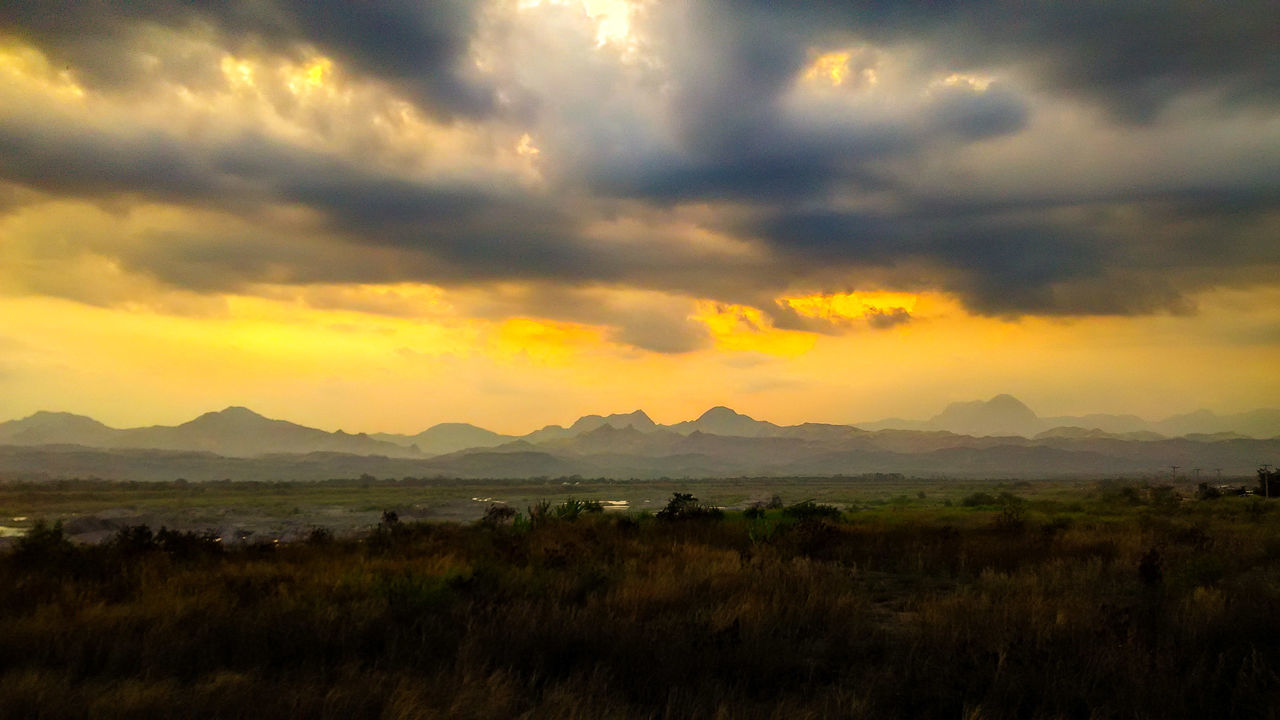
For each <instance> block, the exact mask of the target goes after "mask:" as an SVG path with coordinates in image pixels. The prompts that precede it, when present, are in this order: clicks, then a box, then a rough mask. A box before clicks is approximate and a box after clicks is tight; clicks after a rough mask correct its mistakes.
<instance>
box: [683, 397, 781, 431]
mask: <svg viewBox="0 0 1280 720" xmlns="http://www.w3.org/2000/svg"><path fill="white" fill-rule="evenodd" d="M670 428H671V429H672V430H674V431H676V432H678V433H680V434H681V435H688V434H690V433H693V432H703V433H709V434H712V435H733V436H736V437H764V436H768V435H776V434H777V433H778V432H779V431H781V430H782V428H781V427H780V426H778V425H774V424H773V423H771V422H764V421H762V420H756V419H754V418H751V417H748V416H746V415H743V414H742V413H739V412H735V411H733V410H730V409H729V408H727V407H724V406H723V405H720V406H717V407H713V408H711V409H710V410H708V411H706V412H704V413H702V415H700V416H699V417H698V419H697V420H686V421H684V422H679V423H676V424H675V425H671V426H670Z"/></svg>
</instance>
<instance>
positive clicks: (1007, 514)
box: [996, 492, 1027, 530]
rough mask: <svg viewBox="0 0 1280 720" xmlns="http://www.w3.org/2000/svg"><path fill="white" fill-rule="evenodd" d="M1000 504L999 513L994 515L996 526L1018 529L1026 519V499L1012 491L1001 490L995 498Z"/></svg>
mask: <svg viewBox="0 0 1280 720" xmlns="http://www.w3.org/2000/svg"><path fill="white" fill-rule="evenodd" d="M996 504H998V505H999V506H1000V514H999V515H998V516H996V527H998V528H1000V529H1002V530H1019V529H1021V528H1022V527H1023V526H1024V525H1025V524H1026V521H1027V501H1026V500H1023V499H1022V498H1020V497H1018V496H1017V495H1014V494H1013V493H1008V492H1002V493H1000V496H999V497H997V498H996Z"/></svg>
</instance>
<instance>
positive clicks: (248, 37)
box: [0, 0, 494, 116]
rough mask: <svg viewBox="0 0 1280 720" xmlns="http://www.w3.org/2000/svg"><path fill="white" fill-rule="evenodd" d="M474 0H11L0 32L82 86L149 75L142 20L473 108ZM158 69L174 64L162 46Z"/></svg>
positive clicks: (485, 95) (470, 111)
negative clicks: (310, 49)
mask: <svg viewBox="0 0 1280 720" xmlns="http://www.w3.org/2000/svg"><path fill="white" fill-rule="evenodd" d="M478 7H479V6H478V4H477V3H474V2H469V1H468V0H431V2H419V1H417V0H382V1H380V2H367V3H351V2H347V1H346V0H225V1H219V2H203V1H192V2H180V1H178V0H118V1H115V2H110V1H104V0H93V1H90V2H84V1H82V0H12V1H10V2H6V3H4V4H3V6H0V32H8V33H11V34H15V35H18V36H20V37H24V38H26V39H28V40H30V41H31V42H34V43H35V44H37V45H38V46H39V47H40V48H41V49H43V50H45V51H46V52H47V53H49V54H50V56H51V58H52V60H53V61H54V62H55V63H56V64H64V63H65V64H66V65H68V67H69V69H72V70H74V72H75V74H76V76H77V77H78V78H81V79H82V80H83V81H85V82H86V83H87V84H89V85H90V86H107V87H120V86H128V85H130V84H133V83H138V82H143V81H146V80H148V79H150V75H151V73H152V72H154V71H153V70H152V69H151V68H152V66H153V65H154V63H148V62H147V60H148V58H146V57H145V56H144V53H143V52H141V50H158V51H160V52H164V50H165V49H163V48H152V47H150V46H149V44H148V42H147V39H146V37H145V32H144V31H145V30H146V29H147V27H149V26H162V27H167V28H170V29H173V30H178V31H197V32H198V31H212V32H213V33H215V34H216V36H217V38H218V40H219V42H220V44H222V45H224V46H226V47H228V48H240V49H243V48H246V47H255V46H256V47H258V48H265V49H268V50H272V51H278V52H286V53H297V52H298V51H300V50H302V49H305V47H306V46H314V47H316V48H318V49H320V50H321V51H322V52H324V53H325V54H328V55H331V56H332V57H334V58H335V59H336V60H338V61H339V62H341V63H342V64H343V65H345V66H349V67H351V68H352V69H354V70H356V71H357V72H360V73H363V74H369V75H373V76H376V77H379V78H381V79H383V80H385V81H388V82H391V83H394V84H396V85H397V86H399V87H402V88H404V89H406V90H408V91H409V92H410V94H411V95H413V96H414V97H415V98H417V99H418V100H419V101H420V103H421V105H422V107H423V109H424V110H426V111H427V112H430V113H433V114H436V115H442V116H449V115H453V114H459V115H464V116H480V115H483V114H485V113H487V112H489V111H490V110H492V109H493V107H494V98H493V93H492V88H489V87H487V86H485V85H484V84H483V83H482V82H480V81H479V80H478V79H477V78H476V77H474V74H473V73H471V72H470V71H469V70H468V67H467V63H466V58H465V56H466V53H467V50H468V48H469V46H470V42H471V37H472V35H473V33H474V32H475V29H476V18H475V13H476V12H477V10H478ZM163 60H164V65H165V68H164V71H165V72H166V73H174V72H181V71H182V70H184V69H186V70H187V71H188V72H189V73H192V74H197V73H207V72H208V71H209V70H210V68H209V67H208V63H203V64H201V63H198V62H197V63H193V64H192V65H191V66H190V67H186V68H184V67H182V60H183V56H182V53H181V52H175V51H169V52H165V54H164V57H163Z"/></svg>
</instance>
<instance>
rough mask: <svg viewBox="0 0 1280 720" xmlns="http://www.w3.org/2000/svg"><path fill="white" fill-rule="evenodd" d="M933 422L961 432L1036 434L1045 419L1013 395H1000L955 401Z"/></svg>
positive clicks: (932, 422)
mask: <svg viewBox="0 0 1280 720" xmlns="http://www.w3.org/2000/svg"><path fill="white" fill-rule="evenodd" d="M929 424H930V425H932V426H934V427H936V428H937V429H939V430H946V431H948V432H953V433H956V434H958V435H1023V436H1026V435H1033V434H1035V433H1037V432H1039V431H1041V430H1042V429H1044V428H1042V427H1041V426H1042V424H1043V423H1042V421H1041V420H1040V418H1038V417H1036V414H1035V413H1034V412H1032V410H1031V408H1029V407H1027V406H1026V405H1024V404H1023V403H1022V401H1021V400H1019V399H1017V398H1015V397H1014V396H1012V395H1005V394H1001V395H996V396H995V397H993V398H991V399H990V400H986V401H983V400H974V401H972V402H957V403H951V404H950V405H948V406H947V407H946V409H945V410H943V411H942V412H941V413H939V414H937V415H935V416H933V418H932V419H931V420H930V421H929Z"/></svg>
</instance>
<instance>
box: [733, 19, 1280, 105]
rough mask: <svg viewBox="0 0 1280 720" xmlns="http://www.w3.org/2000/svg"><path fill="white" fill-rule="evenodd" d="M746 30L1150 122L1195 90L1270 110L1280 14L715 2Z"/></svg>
mask: <svg viewBox="0 0 1280 720" xmlns="http://www.w3.org/2000/svg"><path fill="white" fill-rule="evenodd" d="M720 4H721V5H722V6H723V8H724V10H725V11H726V12H729V13H733V14H739V15H748V16H751V17H753V18H754V19H755V22H758V23H762V24H767V23H770V22H785V23H788V24H790V25H794V24H796V23H803V24H805V25H807V26H808V27H810V28H812V29H813V36H815V37H821V36H823V35H826V36H827V37H830V36H831V35H833V34H839V33H841V32H843V33H848V34H851V35H853V36H856V37H860V38H862V39H865V40H869V41H880V42H891V41H908V42H919V43H922V44H924V45H925V46H926V47H927V48H928V51H927V52H928V54H929V55H930V56H931V57H932V58H933V59H934V61H935V62H937V63H938V64H939V65H940V66H944V67H949V68H952V69H970V68H984V67H991V66H1004V65H1016V66H1023V67H1026V68H1027V69H1028V70H1029V71H1030V72H1031V74H1033V75H1034V76H1035V77H1036V78H1037V79H1038V80H1039V81H1040V82H1041V83H1043V84H1044V85H1045V86H1046V87H1047V88H1050V89H1058V90H1066V91H1069V92H1073V93H1078V94H1080V95H1082V96H1087V97H1089V98H1092V99H1093V100H1095V101H1097V102H1100V103H1102V104H1103V105H1105V106H1106V107H1108V108H1109V109H1111V110H1112V111H1114V112H1116V113H1118V114H1120V115H1123V116H1126V117H1128V118H1131V119H1142V120H1146V119H1150V118H1152V116H1153V115H1154V114H1156V113H1158V112H1159V111H1160V110H1161V109H1163V107H1164V106H1165V105H1166V104H1167V103H1168V102H1170V101H1171V100H1173V99H1175V98H1177V97H1179V96H1181V95H1183V94H1185V93H1188V92H1194V91H1207V92H1212V93H1221V94H1222V95H1223V96H1224V97H1225V98H1227V99H1228V100H1230V101H1233V102H1240V103H1263V104H1267V105H1275V104H1276V103H1277V102H1280V61H1278V60H1277V55H1276V52H1275V43H1276V38H1277V37H1280V5H1278V4H1276V3H1274V2H1257V1H1256V0H1226V1H1225V2H1214V3H1204V2H1195V1H1194V0H1173V1H1172V2H1170V1H1168V0H1136V1H1134V2H1108V1H1106V0H1086V1H1085V2H1036V3H1026V2H1015V1H1013V0H964V1H963V2H960V1H959V0H948V1H946V2H902V1H900V0H861V1H860V2H843V1H829V2H814V3H790V2H787V3H777V2H768V1H767V0H722V1H721V2H720Z"/></svg>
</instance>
